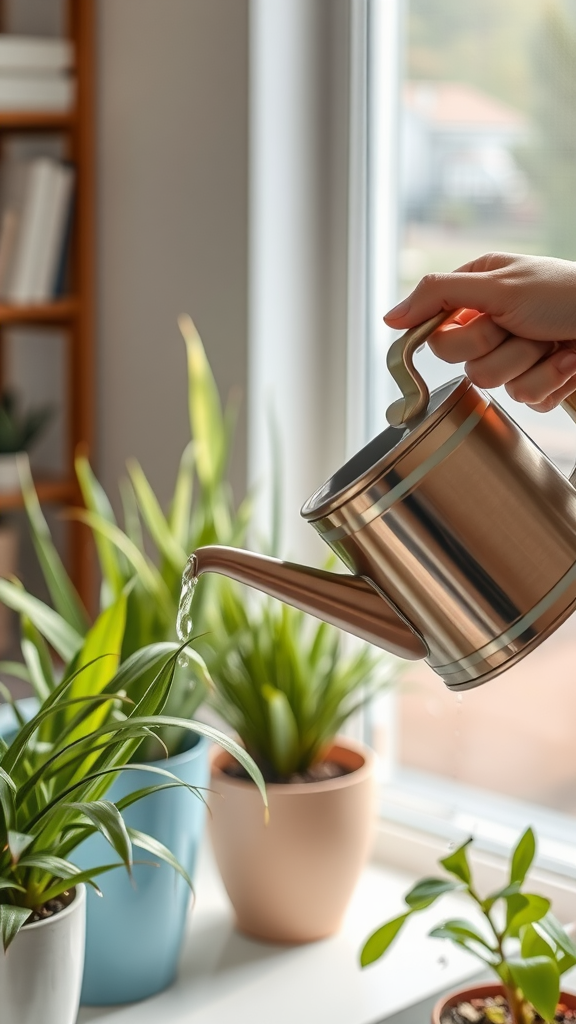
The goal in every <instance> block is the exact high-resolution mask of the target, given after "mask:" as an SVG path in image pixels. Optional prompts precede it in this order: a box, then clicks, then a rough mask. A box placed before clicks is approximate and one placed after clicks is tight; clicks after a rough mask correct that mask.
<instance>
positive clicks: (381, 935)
mask: <svg viewBox="0 0 576 1024" xmlns="http://www.w3.org/2000/svg"><path fill="white" fill-rule="evenodd" d="M411 913H412V911H410V910H409V911H408V913H406V914H401V915H400V917H395V918H393V919H392V921H387V922H386V924H383V925H382V926H381V927H380V928H377V929H376V931H375V932H372V935H371V936H370V938H369V939H367V940H366V942H365V943H364V946H363V947H362V952H361V953H360V965H361V966H362V967H367V966H368V964H373V963H374V961H375V960H379V959H380V957H381V956H383V955H384V953H385V952H386V950H387V949H388V947H389V946H391V945H392V943H393V941H394V939H395V938H396V936H397V935H398V932H399V931H400V929H401V928H402V925H403V924H404V922H405V921H406V920H407V919H408V918H409V917H410V914H411Z"/></svg>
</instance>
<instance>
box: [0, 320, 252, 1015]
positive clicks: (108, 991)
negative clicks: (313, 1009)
mask: <svg viewBox="0 0 576 1024" xmlns="http://www.w3.org/2000/svg"><path fill="white" fill-rule="evenodd" d="M180 324H181V328H182V330H183V334H184V338H185V343H186V354H187V365H188V397H189V411H190V428H191V440H190V442H189V443H188V445H187V446H186V448H185V450H184V453H183V455H182V459H181V462H180V467H179V470H178V474H177V478H176V482H175V487H174V496H173V499H172V502H171V505H170V509H169V511H168V513H167V514H165V513H164V512H163V510H162V508H161V506H160V503H159V502H158V500H157V498H156V496H155V495H154V492H153V490H152V488H151V486H150V484H149V482H148V480H147V478H146V476H145V474H144V471H143V470H142V468H141V467H140V466H139V464H138V463H136V462H135V461H132V462H130V463H129V478H128V479H127V480H124V481H122V484H121V495H122V502H123V506H124V523H123V525H120V524H119V523H118V521H117V519H116V517H115V516H114V513H113V511H112V505H111V503H110V501H109V499H108V497H107V495H106V493H105V492H104V490H103V488H102V487H101V485H100V484H99V483H98V480H97V479H96V477H95V476H94V474H93V473H92V470H91V468H90V465H89V463H88V461H87V459H86V458H85V457H84V456H82V455H79V456H78V458H77V461H76V468H77V474H78V480H79V483H80V486H81V489H82V493H83V496H84V500H85V503H86V509H84V510H80V511H79V512H78V515H79V517H80V518H81V519H82V520H83V521H84V522H85V523H86V524H87V526H88V527H89V528H90V529H91V530H92V531H93V534H94V538H95V541H96V546H97V551H98V555H99V561H100V566H101V572H102V587H101V601H100V603H101V615H102V614H104V613H105V612H106V610H107V609H109V608H110V607H111V606H112V605H113V604H114V602H117V601H119V600H121V599H124V601H125V625H124V629H123V633H122V636H121V637H118V638H117V643H118V645H119V649H120V660H121V661H125V660H126V659H127V658H129V657H130V656H131V654H132V653H134V652H135V651H137V650H138V649H139V648H141V647H143V646H145V645H147V644H150V643H154V642H173V641H174V640H175V635H176V634H175V627H176V615H177V608H178V602H179V597H180V585H181V577H182V571H183V569H184V566H185V564H186V559H187V556H188V554H189V552H190V551H191V550H194V548H195V547H197V546H198V545H200V544H203V543H215V542H218V543H224V544H230V543H235V542H236V543H238V542H239V541H241V540H242V536H243V532H244V529H245V525H246V521H247V512H248V505H247V504H246V503H245V504H244V506H242V507H241V508H240V510H239V511H238V513H236V512H235V511H234V506H233V502H232V498H231V490H230V486H229V484H228V481H227V466H228V460H229V453H230V446H231V441H232V434H233V423H234V411H233V406H232V405H230V404H229V406H228V408H227V409H226V411H223V410H222V407H221V404H220V399H219V396H218V391H217V388H216V384H215V381H214V378H213V375H212V372H211V370H210V366H209V363H208V360H207V358H206V354H205V352H204V348H203V346H202V342H201V341H200V338H199V336H198V334H197V332H196V331H195V329H194V326H193V324H192V322H191V321H190V320H189V318H182V319H181V321H180ZM20 473H21V485H22V489H23V495H24V502H25V506H26V510H27V513H28V519H29V523H30V527H31V532H32V538H33V541H34V545H35V548H36V551H37V554H38V558H39V561H40V565H41V567H42V569H43V573H44V577H45V581H46V585H47V588H48V591H49V593H50V596H51V601H52V604H53V606H54V607H53V611H55V612H56V613H57V614H58V615H59V616H60V618H61V620H63V624H64V625H65V626H66V627H67V628H71V629H73V630H74V636H75V640H74V643H75V644H76V645H77V646H78V645H79V644H80V643H81V641H82V637H83V636H85V635H86V632H87V630H88V629H89V625H90V623H89V618H88V616H87V614H86V611H85V609H84V608H83V607H82V604H81V602H80V600H79V598H78V595H77V594H76V592H75V590H74V587H73V585H72V582H71V581H70V579H69V577H68V575H67V573H66V570H65V568H64V566H63V565H62V562H61V560H60V558H59V556H58V553H57V551H56V548H55V546H54V544H53V542H52V539H51V537H50V533H49V530H48V526H47V524H46V521H45V519H44V516H43V514H42V511H41V508H40V505H39V503H38V500H37V497H36V493H35V491H34V487H33V484H32V479H31V476H30V472H29V469H28V467H27V462H26V460H21V461H20ZM145 529H146V530H147V531H148V534H149V536H148V537H147V539H146V544H145V541H144V536H143V534H144V530H145ZM150 549H152V551H151V550H150ZM214 585H215V587H216V586H217V581H214ZM214 592H215V590H213V591H212V593H214ZM206 596H207V594H206V591H205V590H204V592H203V594H202V595H201V598H200V601H199V603H198V604H197V605H195V619H196V623H195V624H196V630H197V631H199V632H201V631H202V629H203V628H205V627H204V625H203V610H202V605H203V602H204V601H205V599H206ZM0 599H2V600H3V601H4V602H5V603H6V604H7V605H9V606H10V607H12V608H17V609H20V610H22V594H21V590H20V589H19V588H18V587H15V586H13V585H10V584H8V585H7V586H6V587H4V588H3V589H2V590H0ZM190 657H191V658H193V653H192V654H191V655H190ZM206 686H207V677H206V675H205V673H204V670H203V668H202V665H201V663H200V662H199V661H197V662H194V663H192V664H191V665H190V666H186V665H184V666H180V665H178V664H177V665H176V667H175V674H174V683H173V686H172V688H171V691H170V695H169V697H168V703H167V706H166V708H165V714H166V715H170V716H177V717H180V718H185V719H190V718H193V716H194V715H195V713H196V710H197V708H198V706H199V704H200V703H201V701H202V699H203V697H204V694H205V690H206ZM195 741H196V742H195ZM138 757H139V760H140V761H142V762H149V763H150V764H151V765H152V768H153V767H154V765H155V764H158V763H161V764H162V766H163V767H167V768H168V769H169V770H170V771H172V772H173V773H174V774H176V775H178V776H179V777H180V778H181V779H182V780H183V781H185V782H187V783H188V784H190V785H194V786H197V787H200V788H201V787H203V786H206V785H207V784H208V779H209V767H208V742H207V741H206V740H205V739H202V738H201V737H200V738H198V737H194V736H193V735H192V734H190V732H189V731H187V730H185V729H181V730H178V729H175V728H174V727H170V728H166V729H163V728H162V727H161V728H159V729H157V730H156V731H155V734H154V735H148V736H147V737H144V738H143V741H142V747H141V749H140V750H139V752H138ZM150 781H153V780H150ZM142 784H143V783H142V781H141V780H140V779H138V780H136V779H135V776H134V774H133V773H128V772H127V773H125V774H124V775H123V776H121V777H119V778H118V779H117V780H116V781H115V782H114V784H113V788H112V790H111V799H113V800H115V799H122V798H124V797H125V796H127V795H128V793H129V792H130V790H131V789H133V788H134V787H135V786H141V785H142ZM127 817H128V820H129V822H130V824H132V825H133V827H135V828H139V829H140V830H141V831H146V832H149V833H151V834H152V835H155V836H156V837H157V838H158V839H160V840H161V841H162V842H163V843H164V845H166V846H169V847H170V848H171V849H174V851H175V852H176V853H177V854H178V856H179V858H180V860H181V862H182V863H183V864H184V865H185V867H186V870H187V871H188V874H189V875H191V876H193V870H194V864H195V859H196V852H197V849H198V845H199V842H200V839H201V836H202V832H203V822H204V805H203V803H201V802H197V803H196V804H195V805H194V806H193V807H192V808H190V804H189V802H188V801H187V799H186V794H185V791H182V790H177V789H172V790H167V791H161V792H159V793H156V794H154V795H153V796H150V797H149V798H146V799H145V800H143V801H142V802H141V803H139V804H138V805H137V806H132V807H130V808H129V810H127ZM105 855H106V850H105V844H104V840H102V839H101V837H99V836H94V837H93V838H92V839H91V840H90V841H89V843H87V844H85V846H84V847H83V848H82V849H81V850H80V851H79V854H78V856H79V859H80V861H82V863H95V862H96V860H97V858H101V859H102V858H104V857H105ZM133 874H134V879H135V881H136V885H133V884H132V882H131V880H130V879H128V878H127V877H126V876H124V875H122V874H121V873H116V875H110V876H107V877H106V878H105V879H104V880H103V882H102V888H103V891H104V893H105V895H106V896H107V897H109V898H107V899H105V900H98V899H96V898H95V896H94V895H93V893H92V892H90V891H89V892H88V897H87V907H88V918H87V941H86V967H85V974H84V984H83V991H82V1001H83V1002H90V1003H99V1004H102V1003H121V1002H127V1001H132V1000H135V999H142V998H144V997H146V996H149V995H152V994H153V993H155V992H157V991H160V989H162V988H165V987H166V986H167V985H168V984H169V983H170V982H171V981H172V979H173V978H174V975H175V972H176V968H177V963H178V957H179V952H180V946H181V942H182V938H183V934H184V927H185V920H186V913H187V909H188V903H189V898H188V892H187V889H186V886H185V885H184V884H180V883H178V884H176V885H175V884H174V879H173V877H172V874H171V872H170V871H169V870H168V868H164V867H161V868H160V869H159V870H158V869H155V868H152V867H150V866H148V865H138V866H137V867H136V868H135V869H134V872H133Z"/></svg>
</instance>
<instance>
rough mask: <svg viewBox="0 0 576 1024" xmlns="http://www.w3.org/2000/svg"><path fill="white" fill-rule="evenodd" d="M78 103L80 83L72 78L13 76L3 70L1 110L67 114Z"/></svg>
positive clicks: (51, 75) (35, 74)
mask: <svg viewBox="0 0 576 1024" xmlns="http://www.w3.org/2000/svg"><path fill="white" fill-rule="evenodd" d="M75 99H76V82H75V79H74V78H73V77H71V76H69V75H64V74H50V73H45V74H42V73H34V74H32V73H27V74H9V73H6V72H4V71H3V70H2V69H1V68H0V110H3V111H6V110H14V111H22V110H24V111H25V110H35V111H36V110H38V111H54V112H57V113H66V112H67V111H69V110H72V108H73V107H74V102H75Z"/></svg>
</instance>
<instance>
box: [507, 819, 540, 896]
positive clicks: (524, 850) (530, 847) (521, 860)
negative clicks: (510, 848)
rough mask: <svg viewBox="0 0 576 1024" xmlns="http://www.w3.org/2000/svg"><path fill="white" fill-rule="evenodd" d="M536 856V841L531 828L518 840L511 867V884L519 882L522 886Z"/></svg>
mask: <svg viewBox="0 0 576 1024" xmlns="http://www.w3.org/2000/svg"><path fill="white" fill-rule="evenodd" d="M535 855H536V840H535V838H534V833H533V831H532V829H531V828H527V829H526V831H525V832H524V834H523V835H522V836H521V837H520V839H519V840H518V843H517V845H516V848H515V850H514V853H513V854H512V862H511V865H510V884H512V883H514V882H519V883H520V884H522V882H523V881H524V879H525V878H526V875H527V874H528V871H529V870H530V866H531V864H532V861H533V860H534V857H535Z"/></svg>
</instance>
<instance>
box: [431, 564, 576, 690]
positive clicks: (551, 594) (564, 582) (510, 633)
mask: <svg viewBox="0 0 576 1024" xmlns="http://www.w3.org/2000/svg"><path fill="white" fill-rule="evenodd" d="M574 582H576V562H574V564H573V565H572V566H571V567H570V569H569V570H568V572H566V573H565V574H564V576H562V578H561V579H559V580H558V583H556V584H555V585H554V586H553V587H552V589H551V590H549V591H548V593H547V594H545V595H544V597H543V598H542V599H541V600H540V601H538V603H537V604H535V605H534V607H533V608H531V609H530V611H529V612H526V614H525V615H523V616H522V618H520V619H518V620H517V621H516V622H515V623H514V625H513V626H511V627H510V629H507V630H506V632H504V633H501V634H500V636H497V637H495V638H494V640H491V641H490V642H489V643H487V644H485V645H484V647H480V648H479V649H478V650H477V651H474V653H473V654H468V655H467V656H466V657H465V658H460V660H459V661H453V662H451V663H450V664H449V665H433V664H432V663H431V662H428V664H429V665H430V668H433V669H434V671H435V672H437V673H438V674H439V675H441V676H450V675H452V674H454V673H455V672H463V671H465V670H466V669H468V668H473V667H474V665H477V664H478V663H479V662H481V661H486V659H487V658H489V657H491V656H492V655H493V654H497V653H498V651H501V650H502V648H503V647H507V646H508V645H509V644H511V643H512V642H513V641H514V640H517V639H518V638H519V637H520V636H522V634H523V633H525V632H526V630H527V629H529V628H530V626H532V625H533V624H534V623H535V622H536V620H537V619H539V618H540V616H541V615H545V614H546V612H547V611H550V609H551V608H552V606H553V605H554V604H555V602H556V601H557V600H558V599H559V598H560V597H562V594H563V593H564V591H565V590H567V589H568V587H569V586H570V585H571V584H572V583H574Z"/></svg>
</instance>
